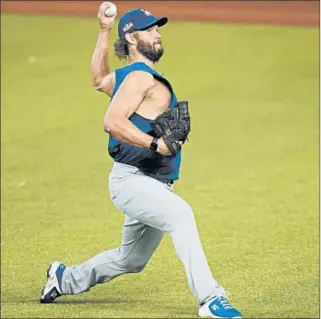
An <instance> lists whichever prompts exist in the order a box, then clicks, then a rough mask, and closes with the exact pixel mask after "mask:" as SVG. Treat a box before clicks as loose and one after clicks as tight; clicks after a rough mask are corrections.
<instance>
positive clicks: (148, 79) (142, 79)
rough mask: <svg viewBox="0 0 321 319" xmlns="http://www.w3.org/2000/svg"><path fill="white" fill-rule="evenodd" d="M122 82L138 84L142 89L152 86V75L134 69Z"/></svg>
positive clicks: (153, 81)
mask: <svg viewBox="0 0 321 319" xmlns="http://www.w3.org/2000/svg"><path fill="white" fill-rule="evenodd" d="M124 84H127V85H129V84H130V85H134V86H140V87H141V88H144V89H149V88H151V87H153V86H154V84H155V80H154V76H153V75H152V74H151V73H149V72H146V71H141V70H135V71H132V72H130V73H129V74H128V75H127V76H126V77H125V79H124Z"/></svg>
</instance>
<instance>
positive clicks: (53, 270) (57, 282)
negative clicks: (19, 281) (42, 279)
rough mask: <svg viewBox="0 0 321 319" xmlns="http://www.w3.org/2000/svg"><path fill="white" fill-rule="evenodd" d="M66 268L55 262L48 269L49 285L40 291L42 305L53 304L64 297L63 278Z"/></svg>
mask: <svg viewBox="0 0 321 319" xmlns="http://www.w3.org/2000/svg"><path fill="white" fill-rule="evenodd" d="M65 269H66V266H65V265H63V264H62V263H60V262H59V261H54V262H53V263H52V264H51V265H50V266H49V268H48V269H47V283H46V285H45V286H44V287H43V288H42V289H41V291H40V295H41V296H40V300H39V301H40V303H52V302H53V301H54V300H55V299H56V298H58V297H60V296H62V292H61V278H62V274H63V272H64V270H65Z"/></svg>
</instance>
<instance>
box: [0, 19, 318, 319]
mask: <svg viewBox="0 0 321 319" xmlns="http://www.w3.org/2000/svg"><path fill="white" fill-rule="evenodd" d="M97 31H98V26H97V22H96V21H95V20H94V19H81V18H69V17H41V16H19V15H2V22H1V32H2V40H1V50H2V52H1V55H2V57H1V59H2V60H1V80H2V81H1V86H2V87H1V92H2V94H1V199H2V201H1V213H2V214H1V219H2V225H1V226H2V227H1V239H2V240H1V279H2V280H1V303H2V304H1V317H3V318H9V317H20V318H37V317H38V318H39V317H42V318H43V317H46V318H79V317H87V318H103V317H105V318H107V317H132V318H134V317H137V318H138V317H143V318H152V317H196V313H197V304H196V301H195V300H194V298H193V297H192V295H191V293H190V291H189V288H188V285H187V282H186V279H185V275H184V270H183V267H182V265H181V264H180V262H179V260H178V259H177V257H176V255H175V252H174V248H173V246H172V244H171V242H170V240H169V237H168V236H166V237H165V239H164V241H163V242H162V244H161V245H160V247H159V248H158V250H157V251H156V253H155V255H154V256H153V258H152V259H151V261H150V263H149V264H148V266H147V267H146V269H145V270H144V272H142V273H140V274H135V275H133V274H132V275H126V276H123V277H119V278H117V279H115V280H114V281H112V282H110V283H108V284H105V285H99V286H96V287H95V288H93V289H92V290H91V291H90V292H88V293H85V294H82V295H78V296H68V297H63V298H61V299H60V300H61V301H60V302H59V303H57V304H54V305H48V306H47V305H40V304H39V303H38V302H37V300H38V297H39V290H40V288H41V287H42V286H43V284H44V283H45V269H46V267H47V265H48V264H49V263H50V262H51V261H52V260H55V259H58V260H61V261H63V262H65V263H66V264H69V265H70V264H78V263H81V262H83V261H85V260H87V259H88V258H89V257H91V256H93V255H95V254H96V253H98V252H100V251H103V250H106V249H110V248H114V247H116V246H117V245H118V244H119V242H120V239H121V226H122V222H123V219H124V217H123V215H122V214H121V213H120V212H118V211H117V210H116V209H115V208H114V206H113V205H112V203H111V200H110V199H109V193H108V189H107V187H106V184H107V177H108V174H109V171H110V169H111V165H112V161H111V159H110V158H109V157H108V154H107V148H106V144H107V136H106V134H105V133H104V132H103V128H102V119H103V116H104V113H105V110H106V108H107V106H108V104H109V100H108V98H106V96H104V95H102V94H99V93H96V92H95V91H94V90H93V89H92V88H91V83H90V73H89V68H90V59H91V55H92V51H93V48H94V45H95V42H96V36H97ZM162 31H163V32H162V33H163V40H164V46H165V50H166V54H165V56H164V58H163V61H162V62H161V63H160V64H159V67H158V70H159V71H160V72H164V73H165V76H166V77H167V78H168V79H169V80H170V81H172V84H173V86H174V88H175V89H176V91H177V95H178V97H179V99H187V100H189V101H190V106H191V115H192V133H191V138H190V143H188V144H187V145H186V146H184V156H183V165H182V172H181V177H182V178H181V180H180V182H179V183H177V186H176V190H177V192H178V193H179V194H180V195H182V197H183V198H185V199H186V200H187V201H188V202H189V203H190V204H191V205H192V207H193V209H194V211H195V216H196V220H197V223H198V228H199V232H200V236H201V239H202V242H203V245H204V250H205V253H206V255H207V257H208V261H209V264H210V265H211V268H212V270H213V273H214V276H215V278H216V279H218V281H219V282H220V283H221V284H222V285H223V286H224V287H226V289H227V290H229V291H230V292H232V296H231V301H232V303H233V304H234V305H235V306H236V307H237V308H238V309H240V310H241V311H242V312H243V313H244V316H245V317H247V318H249V317H255V318H258V317H264V318H277V317H278V318H303V317H309V318H312V317H313V318H317V317H319V207H318V202H319V201H318V199H319V197H318V194H319V184H318V176H319V169H318V156H319V149H318V147H319V141H318V136H319V123H318V121H319V110H318V103H319V100H318V99H319V74H318V70H319V52H318V49H319V43H318V39H319V34H318V29H313V28H290V27H273V26H243V25H214V24H198V23H195V24H183V23H181V24H179V23H171V24H169V25H168V26H167V27H164V28H163V29H162ZM115 36H116V32H113V39H115ZM111 47H112V46H111ZM31 56H34V57H36V62H35V63H29V62H28V58H29V57H31ZM111 64H112V66H113V67H119V66H120V65H121V63H120V62H118V61H117V60H116V58H115V57H113V56H112V57H111Z"/></svg>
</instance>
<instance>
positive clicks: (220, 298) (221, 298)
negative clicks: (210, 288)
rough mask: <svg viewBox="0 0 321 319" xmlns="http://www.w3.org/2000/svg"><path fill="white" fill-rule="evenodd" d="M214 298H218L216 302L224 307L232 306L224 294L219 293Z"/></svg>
mask: <svg viewBox="0 0 321 319" xmlns="http://www.w3.org/2000/svg"><path fill="white" fill-rule="evenodd" d="M214 300H218V302H219V303H220V304H221V305H222V307H223V308H224V309H232V308H233V307H232V306H231V304H230V303H229V302H228V299H227V297H226V296H224V295H219V296H217V297H215V298H214Z"/></svg>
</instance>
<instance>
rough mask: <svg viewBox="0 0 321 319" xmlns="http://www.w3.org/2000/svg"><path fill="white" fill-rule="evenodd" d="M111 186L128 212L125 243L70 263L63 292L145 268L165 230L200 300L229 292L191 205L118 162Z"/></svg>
mask: <svg viewBox="0 0 321 319" xmlns="http://www.w3.org/2000/svg"><path fill="white" fill-rule="evenodd" d="M109 191H110V195H111V199H112V201H113V203H114V205H115V206H116V207H117V208H118V209H119V210H120V211H122V212H123V213H124V214H125V223H124V226H123V239H122V243H121V245H120V246H119V247H118V248H115V249H111V250H107V251H104V252H102V253H100V254H98V255H96V256H94V257H93V258H91V259H89V260H88V261H86V262H84V263H83V264H81V265H75V266H71V267H67V268H66V270H65V271H64V273H63V277H62V284H61V289H62V293H63V294H65V295H73V294H79V293H82V292H84V291H88V290H89V289H90V288H91V287H94V286H95V285H96V284H101V283H105V282H107V281H110V280H112V279H114V278H116V277H118V276H120V275H122V274H125V273H137V272H140V271H142V270H143V269H144V267H145V266H146V264H147V263H148V260H149V259H150V257H151V256H152V254H153V253H154V251H155V249H156V248H157V247H158V245H159V243H160V241H161V240H162V238H163V235H164V233H165V232H167V233H169V235H170V237H171V239H172V242H173V244H174V247H175V250H176V253H177V255H178V257H179V259H180V260H181V262H182V263H183V265H184V267H185V271H186V275H187V279H188V284H189V286H190V289H191V291H192V293H193V294H194V296H195V297H196V298H197V301H198V302H199V303H202V302H204V301H205V300H207V299H208V298H210V297H211V296H213V295H217V294H222V293H225V290H224V288H223V287H221V286H219V285H218V283H217V282H216V280H215V279H214V278H213V276H212V273H211V270H210V268H209V266H208V263H207V260H206V257H205V255H204V252H203V248H202V244H201V242H200V238H199V235H198V231H197V227H196V223H195V219H194V215H193V212H192V209H191V207H190V206H189V205H188V204H187V203H186V202H185V201H184V200H183V199H182V198H181V197H179V196H178V195H176V194H174V193H173V190H172V187H171V186H169V185H167V184H165V183H162V182H160V181H158V180H156V179H154V178H151V177H148V176H146V175H144V174H142V173H141V172H139V170H138V169H137V168H136V167H133V166H129V165H125V164H120V163H115V164H114V166H113V169H112V171H111V173H110V175H109Z"/></svg>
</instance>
